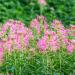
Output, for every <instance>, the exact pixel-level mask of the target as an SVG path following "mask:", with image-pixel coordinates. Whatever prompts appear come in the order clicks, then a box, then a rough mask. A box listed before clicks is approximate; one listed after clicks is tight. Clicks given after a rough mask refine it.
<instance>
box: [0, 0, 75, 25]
mask: <svg viewBox="0 0 75 75" xmlns="http://www.w3.org/2000/svg"><path fill="white" fill-rule="evenodd" d="M46 1H47V5H46V6H45V7H44V11H43V13H42V15H44V16H46V19H47V21H48V23H51V22H52V20H53V19H59V20H61V21H62V22H63V23H64V25H65V26H68V25H70V24H75V0H46ZM37 15H40V7H39V4H38V2H37V0H0V23H4V22H5V21H6V20H8V19H17V20H21V21H22V22H24V23H25V24H26V25H27V26H28V25H29V24H30V21H31V20H32V19H33V18H35V17H36V16H37Z"/></svg>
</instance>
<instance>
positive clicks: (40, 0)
mask: <svg viewBox="0 0 75 75" xmlns="http://www.w3.org/2000/svg"><path fill="white" fill-rule="evenodd" d="M38 2H39V4H41V5H46V1H45V0H38Z"/></svg>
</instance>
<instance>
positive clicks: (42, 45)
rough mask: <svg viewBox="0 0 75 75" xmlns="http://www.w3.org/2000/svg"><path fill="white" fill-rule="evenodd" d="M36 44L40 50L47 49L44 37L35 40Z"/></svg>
mask: <svg viewBox="0 0 75 75" xmlns="http://www.w3.org/2000/svg"><path fill="white" fill-rule="evenodd" d="M37 46H38V48H39V49H40V50H41V51H45V50H46V49H47V44H46V40H45V39H40V40H39V41H38V42H37Z"/></svg>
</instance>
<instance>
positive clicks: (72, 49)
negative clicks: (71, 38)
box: [67, 44, 74, 53]
mask: <svg viewBox="0 0 75 75" xmlns="http://www.w3.org/2000/svg"><path fill="white" fill-rule="evenodd" d="M67 51H68V52H69V53H72V52H73V51H74V46H73V44H69V45H67Z"/></svg>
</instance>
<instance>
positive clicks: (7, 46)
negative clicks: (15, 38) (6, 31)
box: [5, 39, 12, 52]
mask: <svg viewBox="0 0 75 75" xmlns="http://www.w3.org/2000/svg"><path fill="white" fill-rule="evenodd" d="M5 46H6V48H7V50H8V51H9V52H11V51H12V40H11V39H8V40H7V42H6V45H5Z"/></svg>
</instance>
